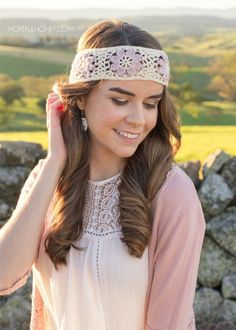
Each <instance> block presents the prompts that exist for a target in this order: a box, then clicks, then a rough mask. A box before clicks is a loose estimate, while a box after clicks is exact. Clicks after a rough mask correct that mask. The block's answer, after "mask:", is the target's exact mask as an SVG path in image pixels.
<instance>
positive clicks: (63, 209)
mask: <svg viewBox="0 0 236 330" xmlns="http://www.w3.org/2000/svg"><path fill="white" fill-rule="evenodd" d="M118 45H133V46H141V47H148V48H154V49H162V48H161V46H160V44H159V42H158V41H157V40H156V39H155V38H154V37H153V36H152V35H151V34H149V33H148V32H146V31H143V30H141V29H140V28H138V27H136V26H135V25H132V24H129V23H126V22H123V21H120V20H104V21H101V22H99V23H96V24H95V25H93V26H91V27H90V28H89V29H88V30H87V31H85V32H84V34H83V35H82V36H81V37H80V40H79V43H78V50H82V49H87V48H102V47H112V46H118ZM99 83H100V81H89V82H78V83H73V84H71V83H68V82H62V81H60V80H59V81H58V82H57V90H58V93H59V95H60V96H61V98H62V100H63V102H64V105H65V110H66V111H65V113H64V114H63V117H62V134H63V137H64V141H65V145H66V148H67V153H68V158H67V163H66V165H65V168H64V170H63V172H62V175H61V177H60V179H59V182H58V185H57V188H56V190H55V204H54V207H53V211H54V216H53V219H52V222H51V224H50V227H49V229H48V232H47V235H46V239H45V242H44V245H45V251H46V253H47V254H48V255H49V257H50V258H51V260H52V262H53V263H54V266H55V268H56V269H58V266H59V265H63V264H64V265H67V260H66V255H67V253H68V252H69V250H70V248H71V247H73V248H75V249H77V250H79V251H82V250H84V248H79V247H77V246H75V245H74V244H73V243H75V241H76V240H78V239H80V238H81V237H82V232H83V212H78V210H83V208H84V204H85V192H86V187H87V182H88V179H89V170H90V167H89V152H90V142H89V137H88V134H87V133H85V132H84V131H83V129H82V125H81V111H80V109H79V108H78V105H77V103H76V100H77V98H78V96H81V95H83V96H85V97H86V96H88V95H89V93H90V92H91V91H92V89H93V88H96V87H97V86H98V85H99ZM180 145H181V134H180V120H179V117H178V114H177V112H176V109H175V107H174V105H173V102H172V100H171V97H170V95H169V94H168V92H167V89H166V87H164V92H163V96H162V99H161V100H160V102H159V103H158V119H157V123H156V126H155V127H154V128H153V129H152V131H151V132H150V133H149V134H148V136H147V137H146V138H145V139H144V141H142V143H140V144H139V146H138V148H137V149H136V151H135V153H134V154H133V155H132V156H131V157H129V158H128V159H127V161H126V163H125V167H124V169H123V171H122V175H121V182H120V185H119V187H118V189H119V196H120V197H119V198H120V199H119V209H120V216H119V219H118V221H119V223H120V225H121V227H122V237H121V240H122V242H123V243H124V244H126V246H127V247H128V251H129V253H130V255H133V256H135V257H137V258H141V257H142V254H143V252H144V249H145V247H146V246H147V245H148V243H149V239H150V236H151V230H152V221H153V219H152V216H151V204H152V201H153V199H154V198H155V196H156V194H157V193H158V191H159V189H160V188H161V186H162V184H163V183H164V181H165V178H166V177H167V174H168V172H169V170H170V169H171V166H172V164H173V163H174V162H175V161H174V155H175V154H176V152H177V151H178V149H179V148H180Z"/></svg>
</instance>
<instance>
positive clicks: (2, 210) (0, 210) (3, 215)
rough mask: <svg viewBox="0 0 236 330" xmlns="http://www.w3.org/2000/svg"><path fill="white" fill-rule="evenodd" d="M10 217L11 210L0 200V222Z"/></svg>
mask: <svg viewBox="0 0 236 330" xmlns="http://www.w3.org/2000/svg"><path fill="white" fill-rule="evenodd" d="M10 215H11V208H10V206H9V205H8V204H6V203H5V202H4V201H3V200H1V199H0V220H4V219H7V218H8V217H9V216H10Z"/></svg>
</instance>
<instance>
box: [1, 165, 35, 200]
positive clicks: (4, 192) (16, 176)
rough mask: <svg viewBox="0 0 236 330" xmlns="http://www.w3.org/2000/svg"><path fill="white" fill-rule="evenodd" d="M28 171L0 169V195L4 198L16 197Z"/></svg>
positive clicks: (22, 169) (15, 168) (21, 168)
mask: <svg viewBox="0 0 236 330" xmlns="http://www.w3.org/2000/svg"><path fill="white" fill-rule="evenodd" d="M29 173H30V169H29V168H26V167H21V166H16V167H0V195H1V197H2V198H4V199H5V198H6V197H8V196H12V195H18V194H19V193H20V190H21V188H22V186H23V183H24V182H25V181H26V179H27V177H28V175H29Z"/></svg>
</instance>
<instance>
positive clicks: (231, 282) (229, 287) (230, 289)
mask: <svg viewBox="0 0 236 330" xmlns="http://www.w3.org/2000/svg"><path fill="white" fill-rule="evenodd" d="M221 292H222V295H223V296H224V297H225V298H232V299H236V274H232V275H229V276H225V277H224V278H223V281H222V286H221Z"/></svg>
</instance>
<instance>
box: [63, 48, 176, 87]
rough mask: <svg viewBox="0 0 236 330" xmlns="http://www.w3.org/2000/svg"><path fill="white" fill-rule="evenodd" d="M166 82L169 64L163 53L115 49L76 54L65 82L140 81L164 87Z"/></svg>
mask: <svg viewBox="0 0 236 330" xmlns="http://www.w3.org/2000/svg"><path fill="white" fill-rule="evenodd" d="M169 78H170V68H169V60H168V56H167V54H166V53H165V52H164V51H163V50H158V49H152V48H145V47H137V46H117V47H109V48H92V49H85V50H82V51H79V52H78V53H77V54H76V56H75V58H74V61H73V63H72V66H71V71H70V76H69V82H70V83H74V82H77V81H90V80H100V79H113V80H114V79H117V80H134V79H140V80H153V81H156V82H158V83H161V84H163V85H165V86H167V85H168V82H169Z"/></svg>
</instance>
